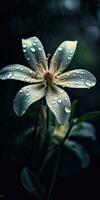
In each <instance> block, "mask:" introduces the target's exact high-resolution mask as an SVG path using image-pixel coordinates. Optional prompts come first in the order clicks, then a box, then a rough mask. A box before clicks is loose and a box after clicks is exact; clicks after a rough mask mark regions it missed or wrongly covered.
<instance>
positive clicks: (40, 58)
mask: <svg viewBox="0 0 100 200" xmlns="http://www.w3.org/2000/svg"><path fill="white" fill-rule="evenodd" d="M22 47H23V52H24V55H25V58H26V60H27V62H28V63H29V65H30V66H31V67H32V68H33V69H34V70H35V71H38V70H41V68H42V67H43V68H44V69H45V70H46V69H47V62H46V55H45V52H44V48H43V46H42V43H41V42H40V40H39V39H38V38H37V37H30V38H28V39H22ZM39 63H41V65H39V66H38V65H37V64H39ZM39 68H40V69H39Z"/></svg>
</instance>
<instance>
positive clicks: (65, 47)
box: [50, 41, 77, 74]
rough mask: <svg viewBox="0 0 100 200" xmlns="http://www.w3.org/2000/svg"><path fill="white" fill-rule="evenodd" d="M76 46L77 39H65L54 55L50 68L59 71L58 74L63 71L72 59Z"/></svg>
mask: <svg viewBox="0 0 100 200" xmlns="http://www.w3.org/2000/svg"><path fill="white" fill-rule="evenodd" d="M76 46H77V41H65V42H63V43H61V45H60V46H59V47H58V48H57V50H56V52H55V53H54V55H53V57H52V60H51V65H50V68H51V69H52V70H54V71H58V73H57V74H59V73H60V72H62V71H63V70H64V69H65V68H66V67H67V66H68V64H69V63H70V61H71V60H72V58H73V55H74V52H75V49H76Z"/></svg>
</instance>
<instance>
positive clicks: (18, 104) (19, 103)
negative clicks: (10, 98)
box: [14, 83, 45, 116]
mask: <svg viewBox="0 0 100 200" xmlns="http://www.w3.org/2000/svg"><path fill="white" fill-rule="evenodd" d="M44 95H45V87H44V85H42V84H40V83H39V84H34V85H28V86H25V87H23V88H22V89H21V90H19V92H18V93H17V95H16V97H15V99H14V111H15V113H16V114H17V115H19V116H21V115H23V114H24V113H25V112H26V111H27V109H28V107H29V106H30V105H31V104H32V103H34V102H36V101H38V100H39V99H41V98H42V97H43V96H44Z"/></svg>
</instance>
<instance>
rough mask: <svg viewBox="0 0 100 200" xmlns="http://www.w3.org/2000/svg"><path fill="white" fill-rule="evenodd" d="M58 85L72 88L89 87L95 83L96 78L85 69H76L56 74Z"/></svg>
mask: <svg viewBox="0 0 100 200" xmlns="http://www.w3.org/2000/svg"><path fill="white" fill-rule="evenodd" d="M58 78H59V81H58V85H61V86H62V87H72V88H91V87H93V86H94V85H95V84H96V78H95V77H94V76H93V74H91V73H90V72H89V71H87V70H85V69H76V70H72V71H69V72H66V73H63V74H61V75H59V76H58Z"/></svg>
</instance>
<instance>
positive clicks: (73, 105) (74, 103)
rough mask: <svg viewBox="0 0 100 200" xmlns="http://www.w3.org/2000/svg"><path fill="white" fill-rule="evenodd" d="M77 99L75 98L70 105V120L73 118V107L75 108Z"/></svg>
mask: <svg viewBox="0 0 100 200" xmlns="http://www.w3.org/2000/svg"><path fill="white" fill-rule="evenodd" d="M77 102H78V100H75V101H73V102H72V105H71V113H70V119H69V120H70V121H71V120H72V119H73V116H74V113H75V109H76V105H77Z"/></svg>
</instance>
